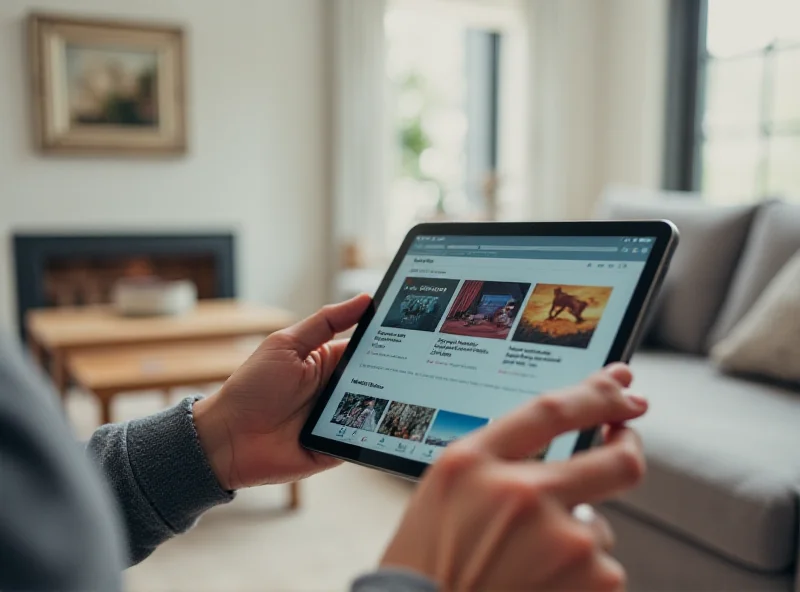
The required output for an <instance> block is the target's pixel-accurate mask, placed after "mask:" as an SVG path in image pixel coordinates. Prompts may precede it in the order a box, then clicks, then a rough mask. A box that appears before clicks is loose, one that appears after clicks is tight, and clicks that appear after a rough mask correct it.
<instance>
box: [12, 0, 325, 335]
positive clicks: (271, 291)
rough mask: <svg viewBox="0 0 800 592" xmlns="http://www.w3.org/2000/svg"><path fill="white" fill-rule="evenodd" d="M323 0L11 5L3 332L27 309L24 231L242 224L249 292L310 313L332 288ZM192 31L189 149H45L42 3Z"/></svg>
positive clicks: (29, 1)
mask: <svg viewBox="0 0 800 592" xmlns="http://www.w3.org/2000/svg"><path fill="white" fill-rule="evenodd" d="M323 1H324V0H226V1H225V2H217V1H213V2H212V1H199V0H138V1H137V2H130V1H128V0H2V2H0V329H2V327H3V326H9V325H10V324H11V323H13V322H14V319H15V312H14V310H15V308H14V307H15V302H14V299H13V294H14V286H13V264H12V253H11V245H10V240H9V236H10V233H11V231H12V230H18V229H19V230H23V229H28V230H30V229H38V230H56V231H68V232H69V231H74V232H80V231H82V230H114V229H129V230H160V229H185V230H187V231H190V230H198V229H199V230H204V229H214V228H233V229H235V230H236V231H237V232H238V237H239V243H238V246H239V255H238V261H237V263H238V269H237V272H238V287H239V294H240V295H241V296H242V297H244V298H247V299H253V300H258V301H263V302H267V303H272V304H276V305H281V306H286V307H290V308H292V309H294V310H297V311H299V312H303V313H305V312H308V311H310V310H312V309H313V308H315V307H316V306H318V305H319V304H320V303H321V302H322V301H323V300H324V298H325V286H326V282H327V280H328V277H327V274H326V267H327V266H326V265H325V264H324V258H325V253H326V244H327V227H328V225H327V223H326V220H327V217H328V212H327V202H328V195H327V193H326V192H327V186H328V164H327V161H326V158H325V153H326V145H327V142H328V138H327V135H328V114H327V109H328V108H327V104H328V101H327V99H326V97H327V96H328V88H327V86H328V82H326V80H327V79H326V77H325V76H324V72H323V69H324V68H325V63H324V59H325V53H326V52H325V48H324V43H325V38H326V30H327V27H326V25H325V19H326V18H327V16H326V11H325V7H324V5H323ZM34 8H35V9H37V10H46V11H52V12H65V13H66V12H69V13H75V14H82V15H87V16H93V15H101V16H109V17H115V18H117V17H119V18H125V17H131V18H138V19H149V20H155V19H159V20H166V21H169V22H174V23H179V24H182V25H184V26H185V27H186V29H187V31H188V35H189V37H188V78H189V133H190V150H189V153H188V154H187V155H186V156H185V157H181V158H175V159H124V158H72V157H44V156H41V155H38V154H37V153H35V152H34V151H33V149H32V147H31V142H30V139H29V138H30V134H29V119H30V117H29V112H28V101H29V95H28V88H27V69H26V62H25V56H24V51H23V48H24V17H25V14H26V12H27V11H29V10H32V9H34Z"/></svg>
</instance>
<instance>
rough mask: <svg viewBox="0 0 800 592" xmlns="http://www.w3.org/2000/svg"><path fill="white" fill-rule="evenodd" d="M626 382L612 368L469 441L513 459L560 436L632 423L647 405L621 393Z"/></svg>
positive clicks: (625, 375)
mask: <svg viewBox="0 0 800 592" xmlns="http://www.w3.org/2000/svg"><path fill="white" fill-rule="evenodd" d="M631 380H632V375H631V373H630V370H629V369H628V368H627V366H624V365H622V364H615V365H613V366H610V367H608V368H606V369H604V370H601V371H600V372H597V373H596V374H594V375H592V376H591V377H589V378H588V379H586V380H584V381H583V382H582V383H580V384H579V385H577V386H575V387H572V388H569V389H566V390H563V391H556V392H553V393H547V394H544V395H541V396H539V397H537V398H535V399H533V400H531V401H529V402H527V403H526V404H525V405H523V406H522V407H520V408H519V409H517V410H516V411H514V412H512V413H511V414H509V415H507V416H505V417H502V418H500V419H498V420H497V421H494V422H492V423H490V424H489V425H488V426H486V427H485V428H484V429H483V430H481V431H480V432H476V433H475V434H473V435H472V436H469V437H468V439H469V440H470V441H471V442H472V444H474V445H476V446H478V447H479V448H480V449H481V450H486V451H488V452H490V453H492V454H495V455H497V456H500V457H503V458H507V459H512V460H513V459H521V458H525V457H527V456H529V455H530V454H531V453H533V452H535V451H537V450H539V449H541V448H542V447H544V446H546V445H547V444H548V443H549V442H550V441H552V440H553V439H554V438H555V437H557V436H559V435H561V434H563V433H565V432H570V431H573V430H581V429H587V428H591V427H594V426H598V425H601V424H605V423H622V422H625V421H628V420H630V419H634V418H636V417H639V416H640V415H642V414H643V413H644V412H645V411H647V401H646V400H644V399H642V398H641V397H636V396H634V395H625V394H623V392H622V390H623V388H624V387H627V386H628V385H629V384H630V382H631Z"/></svg>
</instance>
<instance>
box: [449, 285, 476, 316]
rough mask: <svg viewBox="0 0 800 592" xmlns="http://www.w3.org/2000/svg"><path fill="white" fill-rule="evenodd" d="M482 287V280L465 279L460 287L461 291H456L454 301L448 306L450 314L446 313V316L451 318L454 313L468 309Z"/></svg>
mask: <svg viewBox="0 0 800 592" xmlns="http://www.w3.org/2000/svg"><path fill="white" fill-rule="evenodd" d="M482 288H483V282H482V281H477V280H467V281H465V282H464V285H463V286H462V287H461V291H460V292H459V293H458V296H457V297H456V300H455V302H453V306H452V307H451V308H450V314H448V315H447V318H451V317H453V316H454V315H457V314H459V313H462V312H465V311H467V310H468V309H469V307H470V306H472V304H473V303H474V302H475V299H476V298H478V296H480V293H481V289H482Z"/></svg>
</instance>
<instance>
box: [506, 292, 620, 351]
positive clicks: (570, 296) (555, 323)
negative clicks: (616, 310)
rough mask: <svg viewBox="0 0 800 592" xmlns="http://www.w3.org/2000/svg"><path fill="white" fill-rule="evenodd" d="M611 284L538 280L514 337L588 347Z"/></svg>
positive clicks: (533, 341)
mask: <svg viewBox="0 0 800 592" xmlns="http://www.w3.org/2000/svg"><path fill="white" fill-rule="evenodd" d="M612 289H613V288H607V287H601V286H565V285H557V284H537V285H536V287H535V288H534V289H533V293H532V294H531V297H530V299H529V300H528V305H527V306H526V307H525V310H524V311H523V313H522V319H521V320H520V322H519V326H518V327H517V331H516V333H514V341H525V342H528V343H541V344H543V345H560V346H563V347H580V348H584V349H585V348H587V347H589V342H590V341H591V340H592V336H593V335H594V332H595V329H597V324H598V323H599V322H600V317H602V316H603V311H604V310H605V308H606V305H607V304H608V299H609V298H610V297H611V290H612Z"/></svg>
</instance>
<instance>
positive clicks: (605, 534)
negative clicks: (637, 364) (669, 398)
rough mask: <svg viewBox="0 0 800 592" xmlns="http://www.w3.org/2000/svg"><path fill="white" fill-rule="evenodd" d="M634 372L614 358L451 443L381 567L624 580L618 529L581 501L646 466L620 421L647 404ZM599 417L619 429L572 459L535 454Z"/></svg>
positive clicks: (552, 583)
mask: <svg viewBox="0 0 800 592" xmlns="http://www.w3.org/2000/svg"><path fill="white" fill-rule="evenodd" d="M631 379H632V376H631V373H630V370H628V368H627V367H626V366H624V365H621V364H617V365H614V366H612V367H610V368H608V369H606V370H603V371H601V372H599V373H598V374H596V375H594V376H593V377H591V378H589V379H588V380H586V381H585V382H583V383H582V384H580V385H579V386H576V387H574V388H571V389H568V390H565V391H562V392H556V393H552V394H545V395H542V396H540V397H538V398H536V399H533V400H531V401H530V402H529V403H527V404H525V405H524V406H523V407H522V408H520V409H519V410H517V411H516V412H514V413H512V414H510V415H508V416H506V417H504V418H502V419H499V420H497V421H495V422H493V423H491V424H489V425H488V426H487V427H486V428H483V429H482V430H479V431H477V432H475V433H474V434H472V435H470V436H468V437H466V438H464V439H463V440H460V441H458V442H456V443H454V444H451V445H450V446H448V448H447V450H446V451H445V452H444V453H443V454H442V456H441V457H440V458H439V460H438V461H437V462H436V463H434V464H433V466H431V468H430V469H428V471H427V472H426V473H425V476H424V478H423V479H422V482H421V483H420V485H419V487H418V489H417V490H416V492H415V494H414V496H413V498H412V500H411V503H410V504H409V506H408V509H407V510H406V514H405V517H404V518H403V520H402V522H401V524H400V527H399V529H398V531H397V533H396V534H395V537H394V539H393V540H392V542H391V543H390V545H389V547H388V549H387V551H386V554H385V556H384V557H383V560H382V562H381V564H382V566H385V567H400V568H406V569H410V570H413V571H415V572H417V573H420V574H423V575H426V576H428V577H429V578H431V579H432V580H434V581H435V582H436V583H437V584H438V585H439V586H440V587H441V589H442V590H478V589H479V590H547V591H551V590H570V591H578V590H580V591H588V590H622V589H624V586H625V572H624V570H623V568H622V566H620V564H619V563H617V562H616V561H615V560H614V559H612V557H611V556H610V555H609V554H608V552H607V551H608V549H609V547H610V546H611V544H612V535H611V530H610V527H609V526H608V524H607V523H606V522H605V521H604V520H602V519H600V518H599V517H598V518H597V519H595V520H590V521H589V523H587V522H586V521H585V520H579V519H578V518H576V516H575V515H574V514H573V509H574V508H575V507H576V506H578V505H579V504H584V503H590V502H596V501H600V500H603V499H606V498H608V497H609V496H612V495H614V494H617V493H619V492H621V491H624V490H626V489H628V488H630V487H632V486H633V485H635V484H636V483H637V482H638V481H639V480H640V479H641V477H642V475H643V472H644V457H643V454H642V450H641V444H640V442H639V439H638V437H637V436H636V434H635V433H634V432H633V431H631V430H630V429H628V428H626V427H624V426H623V422H625V421H627V420H630V419H633V418H636V417H638V416H640V415H642V414H643V413H644V412H645V411H646V409H647V402H646V401H645V400H644V399H642V398H641V397H636V396H632V395H627V394H626V393H625V392H623V389H626V388H627V387H628V386H629V385H630V382H631ZM602 424H608V425H609V426H611V427H610V428H608V431H607V433H606V444H605V446H603V447H601V448H596V449H593V450H590V451H587V452H582V453H580V454H577V455H575V456H574V457H572V458H571V459H569V460H567V461H565V462H553V463H541V462H535V461H532V460H527V459H528V458H529V456H530V455H531V454H532V453H535V452H536V451H538V450H540V449H541V448H542V447H543V446H545V445H547V443H548V442H550V441H551V440H552V439H553V438H555V437H556V436H558V435H559V434H562V433H564V432H568V431H571V430H576V429H581V428H589V427H593V426H597V425H602ZM581 507H582V508H585V507H584V506H581ZM578 514H579V513H578Z"/></svg>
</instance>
